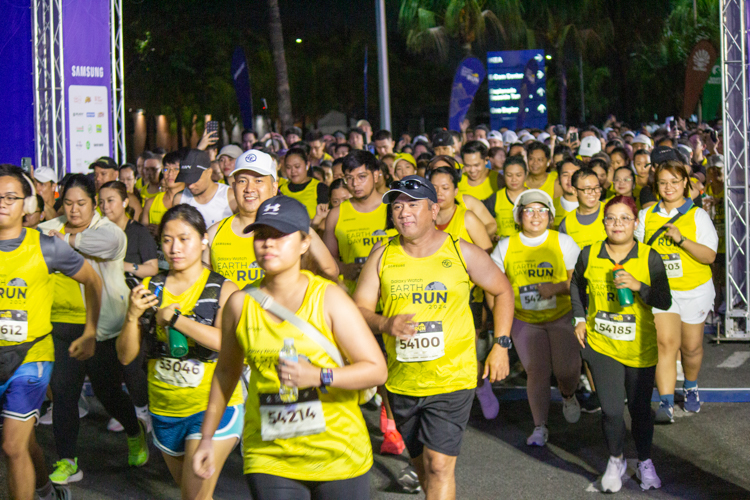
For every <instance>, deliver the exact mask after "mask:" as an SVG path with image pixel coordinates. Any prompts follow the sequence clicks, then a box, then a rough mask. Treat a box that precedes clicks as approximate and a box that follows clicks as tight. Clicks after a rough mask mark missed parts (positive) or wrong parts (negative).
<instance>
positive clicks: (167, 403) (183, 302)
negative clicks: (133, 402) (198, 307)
mask: <svg viewBox="0 0 750 500" xmlns="http://www.w3.org/2000/svg"><path fill="white" fill-rule="evenodd" d="M209 274H211V271H209V270H208V269H203V273H202V274H201V277H200V278H198V281H196V282H195V283H193V285H192V286H191V287H190V288H188V289H187V290H185V291H184V292H182V293H181V294H180V295H172V294H171V293H170V292H169V290H167V287H166V286H165V287H164V288H163V290H162V301H161V307H162V308H164V307H167V306H169V305H171V304H175V303H178V304H180V312H182V314H183V315H184V316H189V315H191V314H193V308H194V307H195V303H196V302H197V301H198V299H199V298H200V295H201V292H202V291H203V289H204V288H205V286H206V281H207V280H208V276H209ZM150 282H151V278H150V277H148V278H144V280H143V286H144V287H145V288H148V284H149V283H150ZM186 337H187V336H186ZM156 340H159V341H161V342H168V340H169V337H168V334H167V332H166V331H165V329H164V328H163V327H161V326H157V327H156ZM187 341H188V346H194V345H195V341H194V340H193V339H191V338H190V337H187ZM196 362H197V363H198V364H200V365H201V367H202V368H198V367H196ZM176 363H180V366H181V369H182V370H183V371H184V370H189V371H195V370H196V369H202V371H203V377H202V378H201V379H199V381H198V385H197V386H196V387H179V386H176V385H174V384H171V383H168V382H166V381H165V380H164V377H163V376H161V375H160V373H165V372H166V373H167V374H169V372H170V371H174V369H175V368H176V366H175V364H176ZM157 364H159V365H160V366H159V367H157ZM215 369H216V362H200V361H197V360H183V361H178V360H175V359H172V358H159V359H149V360H148V401H149V410H150V411H151V413H153V414H154V415H161V416H163V417H189V416H190V415H194V414H196V413H200V412H202V411H205V410H206V408H207V407H208V394H209V392H211V379H212V378H213V376H214V370H215ZM178 371H180V370H178ZM188 376H190V374H188ZM242 401H243V400H242V388H241V387H240V386H239V384H238V385H237V387H236V388H235V390H234V393H233V394H232V397H231V398H229V402H228V406H234V405H238V404H242Z"/></svg>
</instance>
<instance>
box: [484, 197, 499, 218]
mask: <svg viewBox="0 0 750 500" xmlns="http://www.w3.org/2000/svg"><path fill="white" fill-rule="evenodd" d="M496 202H497V192H495V193H492V194H491V195H490V197H489V198H486V199H484V200H482V203H483V204H484V206H485V207H487V210H489V212H490V215H491V216H492V218H493V219H494V218H495V217H497V214H496V213H495V203H496Z"/></svg>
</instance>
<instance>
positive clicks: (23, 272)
mask: <svg viewBox="0 0 750 500" xmlns="http://www.w3.org/2000/svg"><path fill="white" fill-rule="evenodd" d="M40 234H41V233H39V231H35V230H33V229H30V228H29V229H26V236H25V237H24V239H23V242H21V244H20V245H19V246H18V248H16V249H15V250H13V251H11V252H0V255H2V260H0V292H2V293H1V294H0V346H13V345H19V344H21V343H27V342H32V341H34V340H36V339H38V338H40V337H45V336H46V338H44V339H43V340H40V341H39V342H37V344H36V345H34V346H33V347H32V348H31V349H29V352H27V353H26V357H25V358H24V361H23V362H24V363H32V362H34V361H54V360H55V348H54V346H53V344H52V336H51V335H49V333H50V332H51V331H52V324H51V323H50V312H51V309H52V298H53V297H54V286H55V285H54V283H55V281H54V279H53V276H52V275H50V274H49V271H48V270H47V263H46V262H45V261H44V255H42V247H41V246H40V244H39V237H40Z"/></svg>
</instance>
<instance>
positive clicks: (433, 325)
mask: <svg viewBox="0 0 750 500" xmlns="http://www.w3.org/2000/svg"><path fill="white" fill-rule="evenodd" d="M400 239H401V238H400V237H397V238H393V239H392V240H390V241H389V242H388V245H387V246H386V248H385V251H384V252H383V255H382V258H381V262H380V293H381V296H380V300H381V302H382V304H383V316H385V317H392V316H396V315H398V314H415V316H414V318H413V319H412V321H414V322H416V323H417V327H416V328H417V334H416V335H415V336H414V337H413V338H412V339H410V340H399V339H397V338H396V337H393V336H391V335H383V341H384V342H385V348H386V352H387V354H388V381H387V382H386V388H387V389H388V390H389V391H391V392H393V393H396V394H404V395H406V396H415V397H424V396H433V395H435V394H445V393H449V392H455V391H460V390H463V389H473V388H475V387H476V385H477V359H476V348H475V345H474V324H473V320H472V315H471V310H470V308H469V297H470V289H471V282H470V281H469V274H468V273H467V272H466V265H465V264H464V257H463V254H462V253H461V246H460V244H459V241H456V240H454V239H453V238H452V237H451V236H450V235H448V236H447V237H446V238H445V242H444V243H443V245H442V246H441V247H440V248H439V249H438V251H437V252H435V253H434V254H433V255H431V256H429V257H423V258H415V257H410V256H409V255H407V254H406V252H404V250H403V248H402V246H401V242H400Z"/></svg>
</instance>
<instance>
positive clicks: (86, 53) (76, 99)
mask: <svg viewBox="0 0 750 500" xmlns="http://www.w3.org/2000/svg"><path fill="white" fill-rule="evenodd" d="M62 19H63V50H64V62H65V68H64V71H65V105H66V116H65V119H66V128H67V130H66V132H67V137H68V145H67V146H68V147H67V152H66V154H67V165H68V167H67V170H68V172H82V173H85V172H88V169H89V164H91V163H92V162H93V161H94V160H96V159H97V158H99V157H100V156H112V133H111V131H112V111H111V110H112V106H111V102H112V96H111V92H112V84H111V78H112V76H111V68H110V65H111V58H110V57H111V56H110V43H111V35H110V28H109V21H110V13H109V2H108V1H104V0H64V1H63V5H62Z"/></svg>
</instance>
